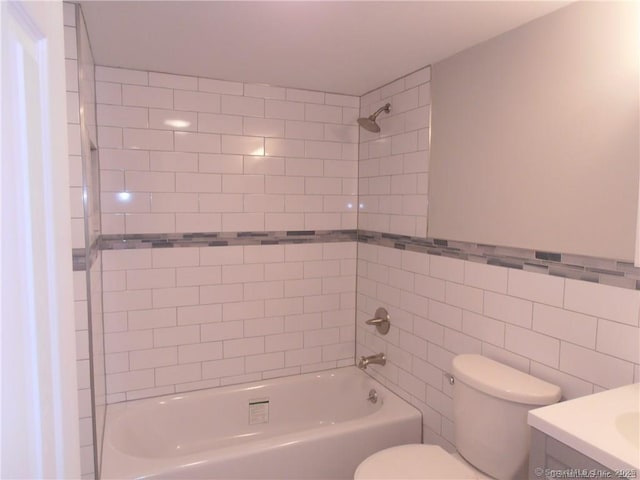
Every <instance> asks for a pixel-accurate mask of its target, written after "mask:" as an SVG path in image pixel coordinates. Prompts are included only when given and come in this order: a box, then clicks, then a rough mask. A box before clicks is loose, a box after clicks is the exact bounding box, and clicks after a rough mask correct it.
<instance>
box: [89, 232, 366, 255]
mask: <svg viewBox="0 0 640 480" xmlns="http://www.w3.org/2000/svg"><path fill="white" fill-rule="evenodd" d="M357 236H358V232H357V230H300V231H298V230H296V231H279V232H219V233H168V234H127V235H102V236H101V237H100V250H122V249H134V248H179V247H226V246H234V245H287V244H294V243H295V244H300V243H329V242H355V241H356V240H357Z"/></svg>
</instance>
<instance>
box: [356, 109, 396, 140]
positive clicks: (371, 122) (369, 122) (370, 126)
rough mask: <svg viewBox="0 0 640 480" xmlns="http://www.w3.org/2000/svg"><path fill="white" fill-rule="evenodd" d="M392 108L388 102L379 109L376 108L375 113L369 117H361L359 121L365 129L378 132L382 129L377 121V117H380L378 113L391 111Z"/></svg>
mask: <svg viewBox="0 0 640 480" xmlns="http://www.w3.org/2000/svg"><path fill="white" fill-rule="evenodd" d="M390 110H391V104H390V103H387V104H386V105H385V106H384V107H380V108H379V109H378V110H376V112H375V113H373V114H371V115H369V116H368V117H367V118H359V119H358V123H359V124H360V126H361V127H362V128H364V129H365V130H368V131H370V132H373V133H378V132H379V131H380V125H378V124H377V123H376V118H378V115H380V114H381V113H382V112H385V113H389V111H390Z"/></svg>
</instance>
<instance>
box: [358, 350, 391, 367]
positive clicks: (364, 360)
mask: <svg viewBox="0 0 640 480" xmlns="http://www.w3.org/2000/svg"><path fill="white" fill-rule="evenodd" d="M370 363H375V364H377V365H384V364H385V363H387V357H385V356H384V353H378V354H376V355H369V356H368V357H364V356H363V357H360V361H359V362H358V368H361V369H362V370H365V369H366V368H367V365H369V364H370Z"/></svg>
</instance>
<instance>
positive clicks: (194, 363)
mask: <svg viewBox="0 0 640 480" xmlns="http://www.w3.org/2000/svg"><path fill="white" fill-rule="evenodd" d="M96 80H97V83H96V88H97V99H98V125H99V128H98V130H99V142H100V144H99V147H100V148H99V150H100V161H101V187H102V222H103V233H104V234H105V235H103V241H102V248H103V259H104V268H105V272H104V285H105V297H104V301H105V304H104V307H105V329H106V335H105V339H106V353H107V356H106V361H107V390H108V401H109V402H117V401H123V400H128V399H133V398H141V397H148V396H153V395H160V394H166V393H172V392H178V391H185V390H193V389H198V388H205V387H211V386H218V385H226V384H232V383H239V382H244V381H251V380H257V379H261V378H268V377H274V376H281V375H291V374H298V373H302V372H307V371H313V370H319V369H326V368H332V367H335V366H340V365H345V364H352V363H353V353H354V350H353V342H354V336H355V331H354V330H355V329H354V323H353V319H354V317H355V264H356V262H355V258H356V244H355V239H356V237H355V228H356V206H357V197H356V190H357V167H358V162H357V160H358V130H357V126H356V118H357V117H358V107H359V99H358V98H357V97H350V96H344V95H334V94H331V93H325V92H314V91H304V90H296V89H288V88H280V87H270V86H264V85H251V84H243V83H235V82H225V81H219V80H213V79H206V78H196V77H189V76H178V75H167V74H162V73H156V72H146V71H136V70H125V69H117V68H108V67H97V69H96ZM163 247H164V248H163ZM167 247H168V248H167Z"/></svg>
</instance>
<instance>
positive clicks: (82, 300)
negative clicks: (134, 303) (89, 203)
mask: <svg viewBox="0 0 640 480" xmlns="http://www.w3.org/2000/svg"><path fill="white" fill-rule="evenodd" d="M76 8H77V7H76V6H75V5H73V4H70V3H64V4H63V15H64V17H63V18H64V26H65V27H64V29H65V52H66V54H65V56H66V67H67V68H66V74H67V79H66V80H67V81H66V85H67V93H66V100H67V114H68V118H67V122H68V128H67V130H68V143H69V155H70V158H69V160H70V162H69V163H70V171H69V184H70V187H71V188H70V202H71V234H72V235H71V237H72V238H71V242H72V248H74V249H83V250H84V249H85V218H84V217H85V211H84V195H83V192H84V183H85V181H86V187H87V190H88V191H89V192H90V193H93V191H94V187H96V188H97V184H96V183H95V178H94V177H92V173H93V172H92V169H91V166H92V160H94V159H93V158H91V157H90V148H91V147H90V144H91V143H93V144H94V145H95V144H96V128H95V103H94V97H95V89H96V86H95V83H94V76H93V59H92V57H91V51H90V47H89V42H88V37H87V35H86V30H85V29H84V22H83V20H81V22H80V27H79V28H78V27H77V25H76ZM78 47H79V48H78ZM79 72H80V73H81V76H79ZM80 78H81V80H79V79H80ZM81 107H82V109H83V111H84V115H83V118H84V123H83V125H81V123H80V108H81ZM102 115H104V116H105V117H106V119H107V121H111V119H112V118H114V117H117V115H119V112H113V111H105V112H103V113H102ZM83 155H84V158H83ZM83 164H84V166H85V168H86V177H87V178H86V179H83ZM87 215H88V221H89V225H88V226H89V242H92V241H94V240H95V239H96V237H97V235H98V234H99V224H100V222H99V212H97V210H96V209H94V210H91V211H88V212H87ZM69 267H70V268H71V265H69ZM88 278H91V288H92V291H91V297H87V280H88ZM73 280H74V291H73V294H74V301H75V310H74V315H75V322H76V354H77V363H76V369H77V374H78V407H79V419H80V467H81V475H82V478H87V479H92V478H95V464H94V420H93V415H94V406H93V405H92V400H93V399H92V395H91V387H92V383H91V375H92V372H91V360H93V366H94V369H93V376H94V389H95V390H94V392H95V395H94V399H95V415H96V426H97V435H98V437H99V438H101V436H102V429H103V427H104V423H103V421H102V420H103V418H104V411H105V405H106V392H105V388H104V386H105V382H104V376H105V373H104V352H103V350H102V348H101V343H102V341H101V335H102V334H103V331H102V322H101V315H102V303H101V302H102V293H101V288H102V287H101V286H102V281H101V263H100V254H99V253H98V259H97V261H95V262H94V263H93V265H92V268H91V270H90V272H89V276H88V275H87V272H86V271H74V272H73ZM89 312H91V314H92V316H93V321H94V326H93V328H92V329H90V328H89ZM90 332H91V334H92V335H93V352H91V351H90V349H89V345H90V339H89V334H90ZM92 353H93V359H91V356H92Z"/></svg>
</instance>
